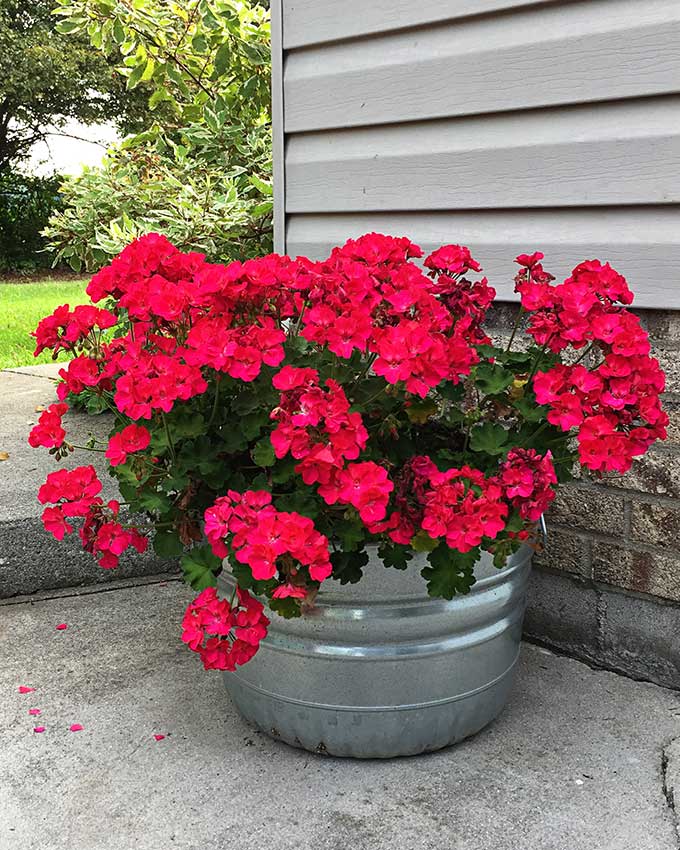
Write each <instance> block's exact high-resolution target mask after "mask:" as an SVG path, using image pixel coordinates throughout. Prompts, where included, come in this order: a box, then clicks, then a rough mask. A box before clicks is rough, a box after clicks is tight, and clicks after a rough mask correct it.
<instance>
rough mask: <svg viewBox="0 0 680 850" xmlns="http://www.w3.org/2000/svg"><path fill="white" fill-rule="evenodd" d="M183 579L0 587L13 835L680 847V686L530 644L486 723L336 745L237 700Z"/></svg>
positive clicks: (115, 847)
mask: <svg viewBox="0 0 680 850" xmlns="http://www.w3.org/2000/svg"><path fill="white" fill-rule="evenodd" d="M189 597H190V591H188V590H187V589H186V588H185V587H184V586H183V585H181V584H180V583H179V582H177V581H174V580H170V581H167V580H160V579H153V578H137V579H129V580H127V581H120V582H114V583H113V584H111V585H108V586H106V587H92V588H89V589H87V590H80V591H61V592H54V593H50V594H42V595H36V596H34V597H32V598H28V599H26V598H25V599H19V598H16V599H12V600H6V601H5V602H4V603H3V604H2V605H0V657H1V658H2V660H3V663H2V665H1V666H0V718H2V728H1V730H0V752H1V753H2V758H1V759H0V847H1V848H2V850H131V848H137V847H138V848H142V850H156V848H159V850H161V848H162V850H168V848H171V847H177V848H181V850H198V848H201V850H213V848H214V850H222V848H225V847H230V846H237V847H238V848H239V850H251V848H252V850H254V849H255V848H258V850H259V848H262V847H269V848H274V850H283V848H291V850H292V848H295V850H307V848H309V850H312V848H314V850H324V848H329V850H330V848H333V850H336V848H337V850H341V848H345V847H351V848H356V850H369V849H370V850H379V849H380V848H390V850H392V848H400V850H401V848H403V849H404V850H421V848H423V850H424V849H425V848H427V850H430V849H431V850H435V848H436V849H437V850H439V848H442V847H444V848H456V850H488V848H498V850H510V849H511V848H512V850H520V848H521V850H529V848H530V850H564V848H569V850H577V848H584V849H585V848H588V850H596V849H597V848H602V850H675V848H678V847H679V846H680V843H679V841H678V833H677V825H676V817H675V812H674V808H673V794H674V789H675V788H676V787H678V788H680V784H678V783H680V694H678V693H676V692H673V691H668V690H665V689H663V688H660V687H658V686H656V685H651V684H646V683H642V682H634V681H632V680H630V679H626V678H624V677H621V676H617V675H616V674H613V673H609V672H603V671H599V670H592V669H590V668H588V667H586V666H585V665H583V664H581V663H579V662H577V661H573V660H571V659H568V658H565V657H559V656H556V655H553V654H551V653H550V652H548V651H547V650H544V649H541V648H538V647H536V646H532V645H530V644H526V645H525V646H524V652H523V658H522V664H521V668H520V671H519V676H518V681H517V683H516V686H515V689H514V694H513V697H512V699H511V701H510V704H509V706H508V707H507V709H506V711H505V712H504V714H503V715H502V716H501V717H500V718H499V720H498V721H497V722H496V723H494V724H493V725H492V726H491V727H490V728H488V729H487V730H486V731H483V732H482V733H480V734H479V735H477V736H476V737H475V738H473V739H471V740H469V741H467V742H465V743H463V744H461V745H459V746H457V747H454V748H452V749H449V750H445V751H442V752H439V753H435V754H431V755H426V756H422V757H415V758H411V759H404V760H394V761H386V762H380V761H370V762H357V761H348V760H333V759H328V758H324V757H322V756H316V755H311V754H309V753H306V752H302V751H297V750H294V749H291V748H289V747H287V746H286V745H284V744H281V743H277V742H275V741H272V740H270V739H269V738H268V737H267V736H265V735H263V734H261V733H259V732H257V731H255V730H254V729H252V728H250V727H249V726H248V725H247V724H246V723H245V722H244V721H243V720H241V719H240V718H239V716H238V715H237V714H236V712H235V711H234V709H233V708H232V706H231V705H230V703H229V700H228V698H227V696H226V693H225V692H224V689H223V685H222V681H221V677H220V676H219V675H218V674H208V673H205V672H204V671H203V670H202V668H201V665H200V663H199V662H198V659H197V658H195V657H194V656H193V655H192V654H191V653H190V652H188V651H187V650H186V649H185V648H184V646H183V645H182V644H181V643H180V641H179V619H180V615H181V612H182V609H183V607H184V605H185V604H186V601H187V599H188V598H189ZM59 623H67V624H68V628H67V629H66V630H61V631H60V630H57V629H56V626H57V625H58V624H59ZM20 685H24V686H30V687H33V688H35V692H33V693H28V694H20V693H19V692H18V688H19V686H20ZM33 707H37V708H40V709H41V712H42V713H41V714H40V716H39V717H32V716H29V714H28V710H29V708H33ZM74 723H78V724H82V726H83V727H84V728H83V730H82V731H79V732H71V731H69V727H70V725H71V724H74ZM36 725H40V726H44V727H45V731H44V732H43V733H35V732H34V731H33V729H34V727H35V726H36ZM155 734H157V735H165V736H166V737H165V738H163V739H162V740H159V741H156V740H155V739H154V735H155Z"/></svg>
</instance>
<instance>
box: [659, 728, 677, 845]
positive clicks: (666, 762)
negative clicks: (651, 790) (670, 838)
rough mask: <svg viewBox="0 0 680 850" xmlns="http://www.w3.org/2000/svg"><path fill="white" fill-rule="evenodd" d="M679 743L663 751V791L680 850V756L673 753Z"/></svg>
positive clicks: (668, 746)
mask: <svg viewBox="0 0 680 850" xmlns="http://www.w3.org/2000/svg"><path fill="white" fill-rule="evenodd" d="M679 741H680V739H675V740H673V741H670V743H668V744H667V745H666V746H665V747H663V748H662V750H661V790H662V792H663V795H664V797H665V798H666V806H667V807H668V810H669V811H670V813H671V817H672V819H673V826H674V828H675V840H676V847H677V848H678V850H680V823H678V811H677V810H676V808H675V772H676V771H677V769H678V755H677V754H676V753H675V752H674V751H673V746H674V745H675V744H676V743H678V742H679Z"/></svg>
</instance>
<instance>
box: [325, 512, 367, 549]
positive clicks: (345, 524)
mask: <svg viewBox="0 0 680 850" xmlns="http://www.w3.org/2000/svg"><path fill="white" fill-rule="evenodd" d="M333 537H334V538H337V539H338V541H339V542H340V545H341V546H342V548H343V550H344V551H345V552H354V551H356V550H357V549H358V548H359V545H360V544H362V543H363V542H364V540H365V539H366V526H365V525H364V524H363V523H362V522H361V521H360V520H359V519H356V520H351V519H343V520H341V521H340V522H336V523H334V525H333Z"/></svg>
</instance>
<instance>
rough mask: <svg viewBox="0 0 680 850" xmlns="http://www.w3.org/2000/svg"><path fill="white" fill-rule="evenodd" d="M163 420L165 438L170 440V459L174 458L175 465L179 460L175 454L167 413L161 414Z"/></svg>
mask: <svg viewBox="0 0 680 850" xmlns="http://www.w3.org/2000/svg"><path fill="white" fill-rule="evenodd" d="M161 419H162V420H163V427H164V428H165V436H166V437H167V439H168V448H169V449H170V457H171V458H172V461H173V463H174V462H175V461H176V460H177V455H176V454H175V446H174V444H173V442H172V437H171V436H170V428H168V420H167V419H166V416H165V413H162V412H161Z"/></svg>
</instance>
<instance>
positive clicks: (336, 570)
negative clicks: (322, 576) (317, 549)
mask: <svg viewBox="0 0 680 850" xmlns="http://www.w3.org/2000/svg"><path fill="white" fill-rule="evenodd" d="M367 563H368V554H367V553H366V552H364V551H359V552H342V551H338V552H332V553H331V564H333V578H335V579H338V581H339V582H340V584H356V582H358V581H360V580H361V577H362V576H363V568H364V567H365V566H366V564H367Z"/></svg>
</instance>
